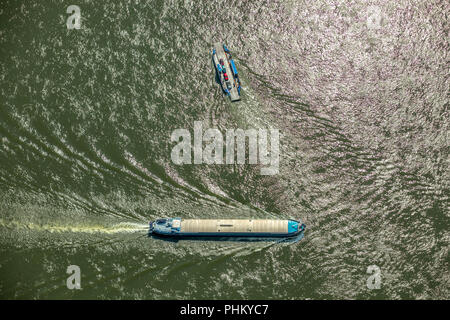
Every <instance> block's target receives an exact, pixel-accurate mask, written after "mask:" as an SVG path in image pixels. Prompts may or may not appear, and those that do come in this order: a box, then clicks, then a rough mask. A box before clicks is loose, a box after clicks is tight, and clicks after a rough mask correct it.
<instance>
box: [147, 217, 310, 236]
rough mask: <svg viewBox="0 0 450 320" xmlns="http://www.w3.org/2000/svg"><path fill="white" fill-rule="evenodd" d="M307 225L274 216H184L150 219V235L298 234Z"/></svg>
mask: <svg viewBox="0 0 450 320" xmlns="http://www.w3.org/2000/svg"><path fill="white" fill-rule="evenodd" d="M305 228H306V226H305V225H304V224H303V223H301V222H300V221H296V220H272V219H256V220H254V219H225V220H223V219H182V218H165V219H157V220H155V221H151V222H150V228H149V234H150V235H156V236H166V237H175V238H182V237H270V238H274V237H276V238H278V237H280V238H287V237H295V236H297V235H299V234H300V233H302V232H303V231H304V230H305Z"/></svg>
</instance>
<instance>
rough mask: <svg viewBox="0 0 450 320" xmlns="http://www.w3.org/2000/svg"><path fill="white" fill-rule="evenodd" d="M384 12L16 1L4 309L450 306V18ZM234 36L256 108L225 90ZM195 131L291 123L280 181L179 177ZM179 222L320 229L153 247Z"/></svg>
mask: <svg viewBox="0 0 450 320" xmlns="http://www.w3.org/2000/svg"><path fill="white" fill-rule="evenodd" d="M71 4H75V5H78V6H79V7H80V8H81V17H82V22H81V29H79V30H76V29H74V30H68V29H67V27H66V20H67V17H68V16H69V14H67V13H66V9H67V7H68V6H69V5H71ZM368 5H369V4H368V3H367V1H352V2H345V3H344V2H339V1H324V0H320V1H312V2H308V1H306V2H305V1H292V0H291V1H259V0H258V1H242V2H241V1H239V2H229V1H227V2H225V1H138V0H135V1H134V0H133V1H131V0H128V1H81V0H80V1H76V3H75V1H74V2H73V3H72V2H67V1H45V2H44V1H2V2H1V9H0V52H1V54H0V57H1V60H0V77H1V82H0V90H1V94H0V99H1V100H0V230H1V232H0V244H1V245H0V274H1V276H0V297H1V298H3V299H22V298H32V299H54V298H63V299H70V298H76V299H78V298H85V299H98V298H107V299H116V298H129V299H173V298H176V299H178V298H193V299H197V298H208V299H209V298H212V299H216V298H217V299H219V298H231V299H236V298H245V299H246V298H249V299H261V298H263V299H266V298H267V299H272V298H273V299H304V298H316V299H317V298H318V299H328V298H338V299H342V298H362V299H373V298H389V299H406V298H415V299H430V298H434V299H448V298H450V295H449V287H450V285H449V284H450V275H449V264H448V262H449V242H450V241H449V240H450V235H449V210H448V207H449V181H450V179H449V157H448V156H449V143H448V141H449V139H448V133H449V105H448V103H449V96H448V92H449V73H448V51H449V43H448V32H449V23H448V16H449V11H450V10H449V7H448V3H447V2H446V1H404V0H401V1H397V0H395V1H394V0H392V1H372V2H371V3H370V5H372V6H377V8H378V9H379V11H376V10H375V12H378V13H377V14H378V16H376V17H379V18H378V20H376V19H375V20H376V21H375V24H374V22H372V20H370V21H368V19H367V17H368V15H369V16H372V14H373V11H370V10H372V9H370V10H369V9H368ZM371 12H372V13H371ZM217 41H225V42H226V43H227V45H228V47H229V48H230V49H231V50H232V51H233V53H234V58H235V60H236V65H237V68H238V70H239V72H240V76H241V81H242V83H243V90H242V92H243V96H242V101H241V102H239V103H234V104H231V103H230V102H229V101H228V100H227V99H226V98H224V97H223V96H222V93H221V92H220V89H219V87H218V86H217V84H215V82H214V71H213V69H212V67H211V62H210V50H211V47H212V45H213V43H214V42H217ZM194 121H203V124H204V126H205V127H217V128H220V129H222V130H224V129H225V128H243V129H246V128H269V127H272V128H278V129H279V130H280V135H281V137H280V172H279V174H278V175H273V176H261V175H259V168H258V167H257V166H255V165H248V164H246V165H228V166H227V165H182V166H178V165H175V164H173V163H172V161H171V158H170V152H171V149H172V147H173V145H174V144H173V143H172V142H171V141H170V135H171V132H172V131H173V130H174V129H177V128H187V129H189V130H192V128H193V125H194ZM164 216H169V217H172V216H179V217H182V218H247V217H254V218H281V219H286V218H294V219H302V220H303V221H304V222H305V223H306V224H307V230H306V232H305V236H304V238H303V239H302V240H301V241H299V242H296V243H277V242H250V243H249V242H226V241H214V242H213V241H204V242H201V241H180V242H178V243H172V242H166V241H161V240H156V239H152V238H148V237H147V235H146V231H147V223H148V221H149V220H152V219H155V218H157V217H164ZM69 265H77V266H79V267H80V270H81V287H82V289H81V290H69V289H68V288H67V287H66V279H67V277H68V276H69V275H68V274H67V273H66V270H67V267H68V266H69ZM371 265H376V266H378V267H379V269H380V275H381V287H380V289H373V290H371V289H369V288H368V287H367V279H368V277H369V276H370V274H368V273H367V268H368V267H369V266H371Z"/></svg>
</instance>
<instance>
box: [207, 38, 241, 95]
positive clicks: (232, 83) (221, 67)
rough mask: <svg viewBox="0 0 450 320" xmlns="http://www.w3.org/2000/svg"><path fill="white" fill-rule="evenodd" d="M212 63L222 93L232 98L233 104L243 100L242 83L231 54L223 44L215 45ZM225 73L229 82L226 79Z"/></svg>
mask: <svg viewBox="0 0 450 320" xmlns="http://www.w3.org/2000/svg"><path fill="white" fill-rule="evenodd" d="M212 62H213V65H214V68H215V69H216V80H217V82H218V83H219V84H220V86H221V88H222V91H223V92H224V93H225V94H226V95H228V96H229V97H230V100H231V101H232V102H236V101H239V100H241V83H240V80H239V76H238V72H237V69H236V65H235V64H234V60H233V59H231V52H230V51H229V50H228V49H227V47H226V46H225V45H222V44H221V43H219V42H218V43H216V44H214V48H213V53H212ZM225 73H226V74H227V76H228V80H227V79H226V78H225Z"/></svg>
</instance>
